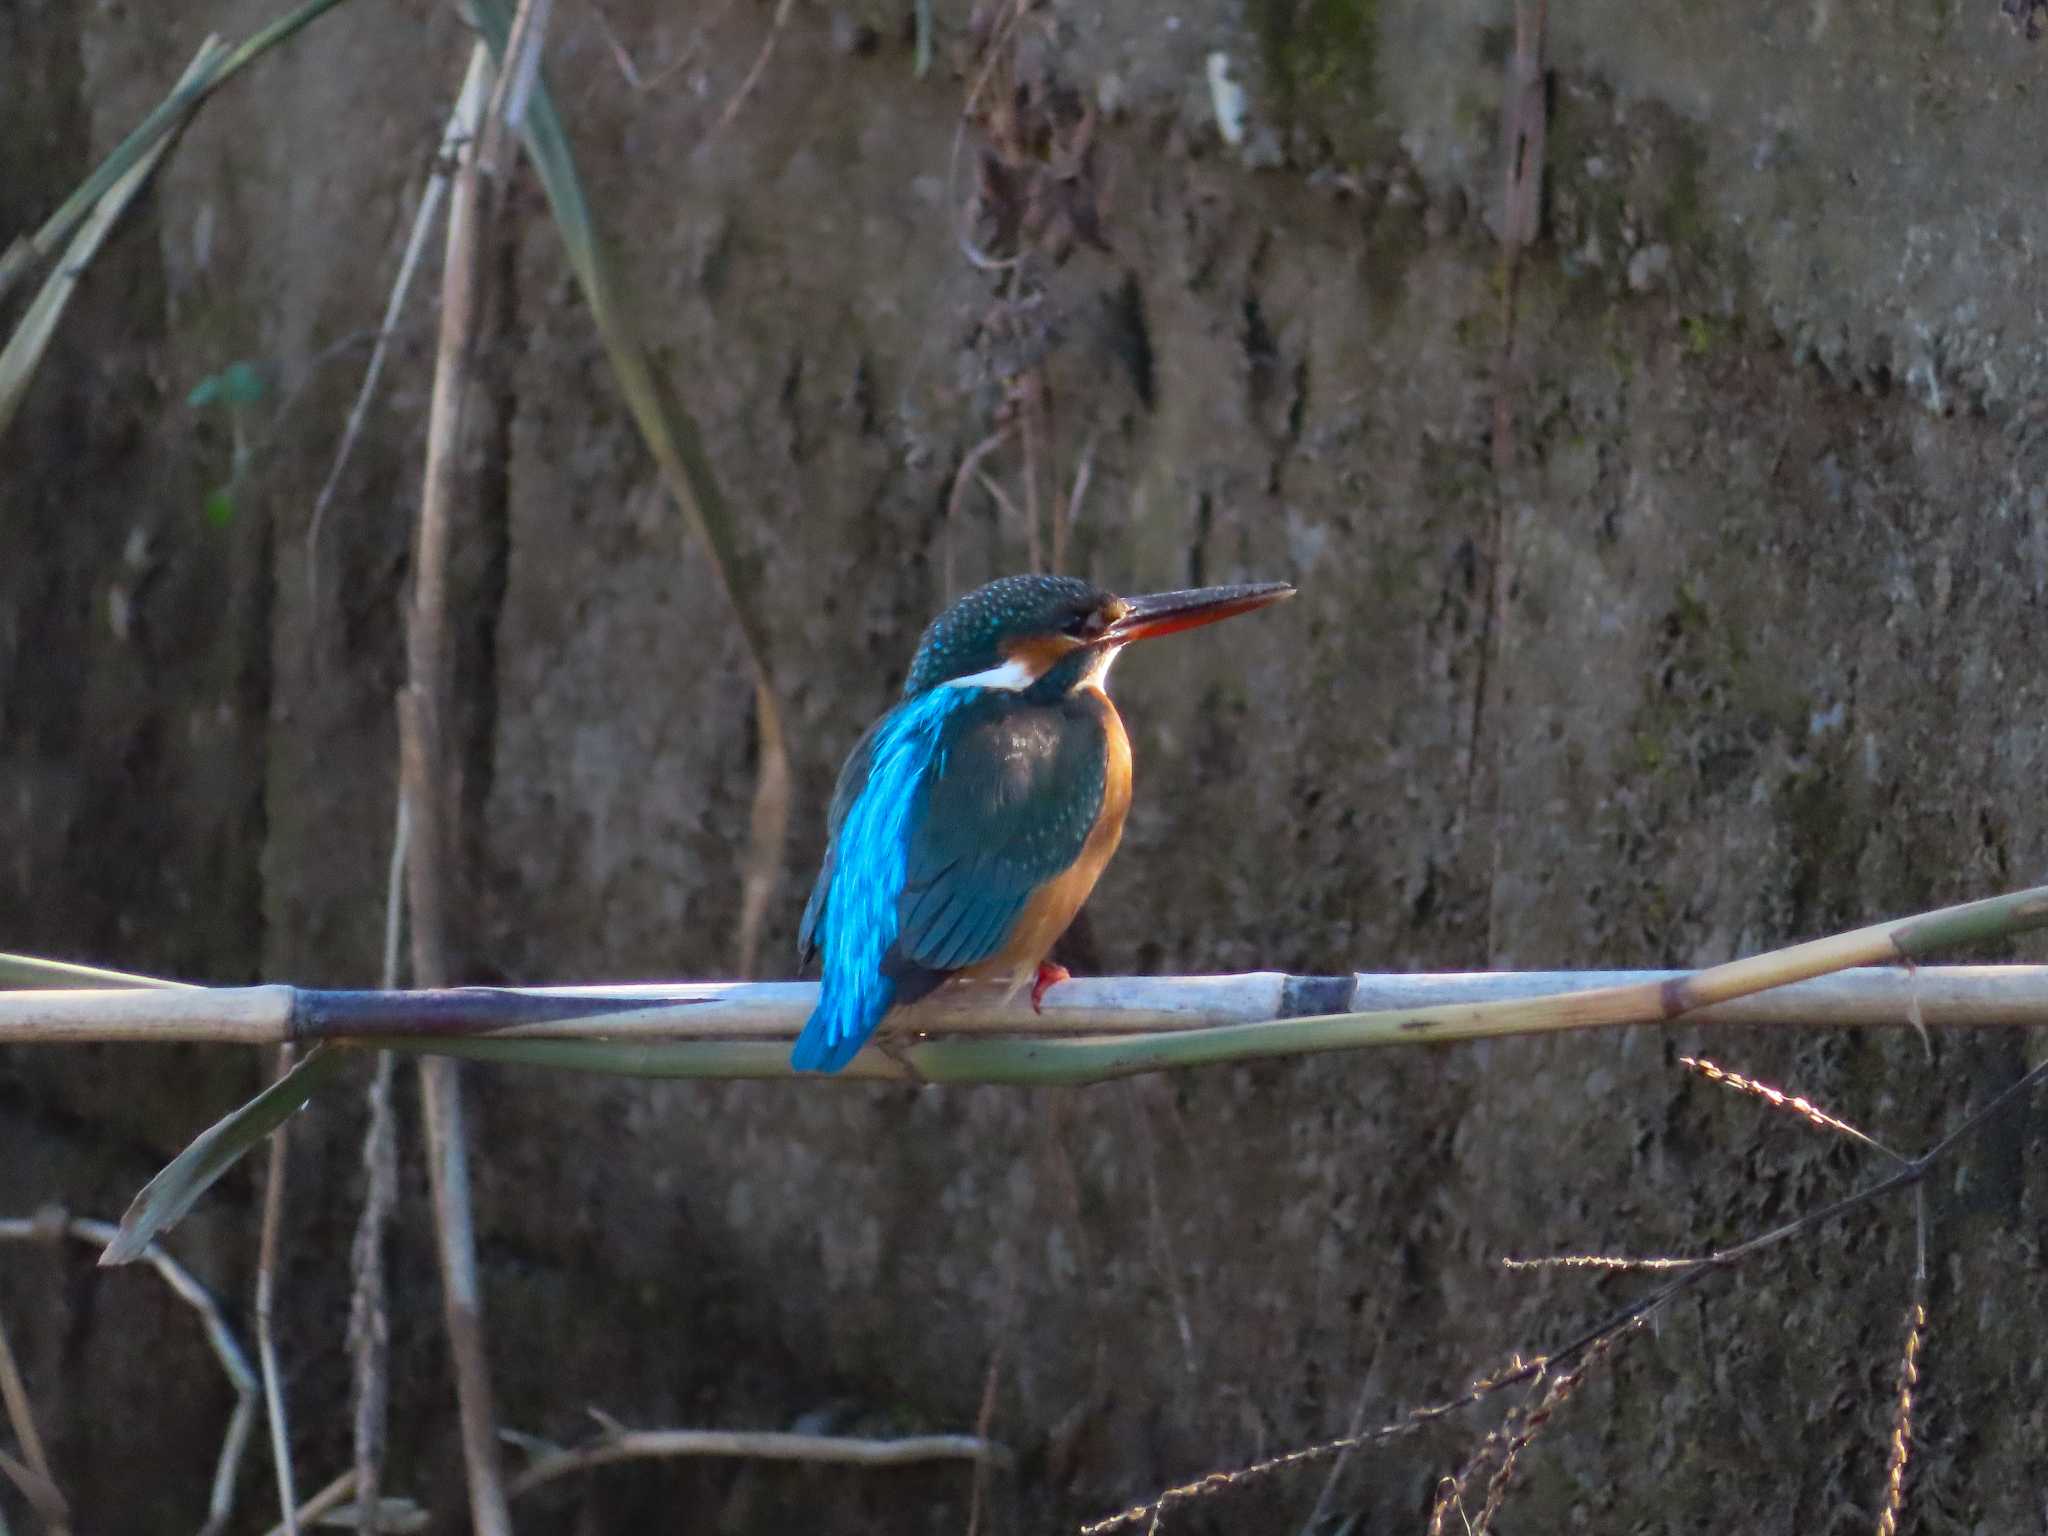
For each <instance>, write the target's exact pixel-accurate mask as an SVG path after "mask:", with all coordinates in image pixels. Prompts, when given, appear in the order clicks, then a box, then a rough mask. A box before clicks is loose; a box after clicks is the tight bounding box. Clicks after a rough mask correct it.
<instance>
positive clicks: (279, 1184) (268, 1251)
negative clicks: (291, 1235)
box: [256, 1045, 299, 1536]
mask: <svg viewBox="0 0 2048 1536" xmlns="http://www.w3.org/2000/svg"><path fill="white" fill-rule="evenodd" d="M295 1054H296V1052H295V1050H294V1048H293V1047H292V1046H290V1045H281V1046H279V1047H278V1048H277V1075H278V1077H280V1078H282V1077H284V1076H285V1075H286V1074H287V1073H289V1072H290V1071H291V1069H292V1058H293V1056H294V1055H295ZM290 1133H291V1125H290V1122H289V1121H287V1122H286V1123H285V1124H284V1125H280V1126H279V1127H278V1128H277V1129H276V1130H274V1131H272V1132H271V1133H270V1172H269V1175H268V1177H267V1178H266V1179H265V1181H264V1185H263V1233H262V1237H261V1238H260V1239H259V1241H258V1244H257V1249H256V1255H257V1256H256V1359H257V1362H258V1363H259V1364H260V1365H261V1366H262V1368H263V1406H264V1410H265V1412H266V1414H267V1415H268V1417H269V1420H270V1456H271V1462H272V1465H273V1466H274V1467H275V1469H276V1475H277V1500H278V1508H279V1509H280V1510H281V1511H282V1513H283V1515H284V1528H285V1532H286V1536H299V1525H298V1507H299V1495H298V1489H297V1486H296V1484H295V1482H294V1480H293V1477H292V1444H291V1439H292V1437H291V1424H290V1421H289V1420H288V1419H287V1417H286V1415H285V1407H284V1386H283V1383H282V1381H281V1380H280V1378H279V1373H278V1369H277V1329H276V1320H275V1302H276V1299H277V1255H278V1246H279V1244H280V1242H281V1241H282V1232H283V1228H284V1180H285V1151H286V1142H285V1138H286V1137H287V1136H288V1135H290Z"/></svg>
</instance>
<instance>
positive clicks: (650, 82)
mask: <svg viewBox="0 0 2048 1536" xmlns="http://www.w3.org/2000/svg"><path fill="white" fill-rule="evenodd" d="M731 8H732V0H721V3H720V4H719V6H718V9H717V10H715V11H713V12H712V13H711V14H710V15H709V16H707V17H705V18H704V19H703V21H702V23H701V25H703V26H710V25H713V24H714V23H716V22H717V21H719V20H720V19H722V18H723V17H724V15H725V13H726V12H727V11H728V10H730V9H731ZM590 14H591V15H593V16H595V17H596V18H597V29H598V30H599V31H600V32H602V33H603V34H604V44H605V47H607V48H609V49H610V50H611V55H612V62H613V63H614V64H615V65H617V66H618V71H619V73H620V74H621V75H623V76H625V79H626V84H627V85H629V86H630V87H632V88H633V89H634V90H636V91H651V90H653V89H655V88H656V87H657V86H659V85H661V84H663V83H664V82H666V81H667V80H669V79H670V78H671V77H673V76H674V75H675V73H676V72H677V71H678V70H680V69H682V68H684V67H685V66H686V65H688V64H689V62H690V60H691V59H692V58H694V57H695V56H696V52H697V50H696V47H695V46H694V45H692V46H690V47H686V48H684V49H683V51H682V52H681V53H679V54H677V55H676V57H675V58H674V59H672V60H670V61H669V62H668V63H667V64H664V65H663V66H662V67H661V68H660V69H659V70H658V71H656V72H655V73H654V74H653V75H650V76H647V77H645V78H642V76H641V74H640V70H639V68H638V66H636V65H635V64H634V62H633V56H632V55H631V54H630V53H628V52H627V51H626V48H625V45H624V44H623V43H621V42H620V41H619V35H618V34H617V33H616V32H614V31H613V30H612V24H611V22H610V21H608V20H607V19H606V18H605V14H604V7H603V6H601V5H599V4H598V3H597V0H591V5H590Z"/></svg>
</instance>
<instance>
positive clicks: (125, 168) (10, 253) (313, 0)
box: [0, 0, 341, 295]
mask: <svg viewBox="0 0 2048 1536" xmlns="http://www.w3.org/2000/svg"><path fill="white" fill-rule="evenodd" d="M340 3H341V0H306V3H305V4H303V5H301V6H300V7H299V8H298V9H297V10H295V11H291V12H288V13H287V14H285V15H283V16H280V17H279V18H278V19H277V20H276V21H273V22H272V23H271V24H270V25H269V26H267V27H265V28H264V29H263V30H262V31H260V32H258V33H256V35H255V36H253V37H251V38H250V39H249V40H248V41H247V42H245V43H243V44H241V46H239V47H237V48H234V49H228V48H225V47H223V46H222V45H221V43H220V40H219V39H218V38H212V37H210V38H208V39H207V40H206V43H205V44H204V46H202V47H201V48H200V50H199V55H200V57H199V59H195V60H194V61H193V62H194V65H195V67H194V68H193V69H188V70H187V71H186V72H185V77H184V78H183V79H181V80H180V81H179V82H178V84H177V86H176V88H175V89H174V90H172V92H171V94H170V95H168V96H166V97H165V98H164V99H163V100H162V101H160V102H158V103H157V104H156V107H155V108H154V110H152V111H151V112H150V114H149V116H147V117H145V118H144V119H143V120H142V121H141V122H140V123H138V124H137V125H136V126H135V128H134V129H133V130H132V131H131V132H130V133H129V135H128V137H127V138H125V139H123V140H122V141H121V142H120V143H119V144H117V145H115V146H114V150H113V153H112V154H110V155H108V156H107V158H106V159H104V160H102V161H101V162H100V163H99V165H98V166H96V167H95V168H94V170H93V173H92V174H91V175H90V176H88V177H86V179H85V180H84V181H82V182H80V183H79V185H78V186H77V188H76V189H75V190H74V191H73V192H72V194H71V195H70V196H69V197H67V198H65V199H64V202H63V205H62V206H61V207H60V208H58V210H57V211H56V212H55V213H53V214H51V215H50V217H49V218H47V219H45V220H44V221H43V227H42V228H41V229H39V230H37V231H36V232H35V233H34V234H33V235H22V236H18V237H17V238H16V239H15V241H14V243H13V244H12V245H10V246H8V248H7V250H6V251H5V253H4V254H0V295H4V294H5V293H6V292H7V290H8V288H9V287H10V286H11V285H12V284H13V283H14V281H15V280H16V279H17V278H19V277H20V276H21V275H22V274H23V273H24V272H26V271H28V269H29V268H30V267H32V266H34V265H35V264H36V263H37V262H38V261H41V260H43V259H44V258H45V257H47V256H48V255H49V254H50V253H51V252H52V251H54V250H56V249H57V246H58V245H59V243H60V242H62V241H63V240H64V239H65V238H66V237H67V236H69V235H70V233H71V232H72V230H74V229H75V228H77V227H78V225H79V224H80V223H81V222H82V221H83V220H84V218H85V217H86V215H87V214H89V213H91V212H92V210H93V208H94V207H95V206H96V205H97V204H98V203H99V201H100V199H101V198H102V197H104V196H106V194H107V193H108V191H109V190H111V189H112V187H113V185H114V183H115V182H117V181H119V180H120V179H121V178H122V177H123V176H125V175H127V174H128V172H129V171H130V170H132V169H133V168H134V167H135V165H136V164H137V163H138V162H139V161H140V160H141V159H142V157H143V156H145V155H157V154H161V152H162V149H161V146H162V145H163V144H164V143H165V142H166V141H167V140H168V139H169V138H170V137H171V136H172V135H173V134H175V133H176V132H177V131H178V130H179V129H180V128H182V127H183V126H184V124H185V119H186V118H187V117H189V116H190V115H191V114H192V113H193V112H194V111H196V110H197V109H198V107H199V104H200V103H201V102H202V101H204V100H205V99H206V98H207V96H209V95H210V94H212V92H213V91H214V90H216V89H217V88H218V87H219V86H221V85H223V84H225V83H226V82H227V81H228V80H229V79H231V78H233V76H234V75H235V74H236V73H237V72H238V71H240V70H241V68H242V67H243V66H244V65H246V64H248V63H250V62H251V61H253V60H255V59H258V58H261V57H262V56H263V55H264V54H266V53H268V52H269V51H270V50H271V49H272V48H275V47H276V46H277V45H278V44H280V43H282V42H285V41H286V40H287V39H289V38H290V37H291V36H292V35H293V34H294V33H296V32H297V31H298V30H299V29H300V28H301V27H303V26H305V25H306V24H307V23H308V22H310V21H312V20H314V19H315V18H316V17H318V16H320V15H321V14H323V13H324V12H326V11H329V10H332V9H333V8H334V7H335V6H337V5H339V4H340ZM200 60H204V61H205V63H204V65H203V67H201V66H200Z"/></svg>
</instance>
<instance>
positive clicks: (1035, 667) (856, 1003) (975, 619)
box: [789, 576, 1294, 1072]
mask: <svg viewBox="0 0 2048 1536" xmlns="http://www.w3.org/2000/svg"><path fill="white" fill-rule="evenodd" d="M1293 595H1294V588H1293V587H1291V586H1289V585H1288V584H1287V583H1286V582H1280V581H1269V582H1260V583H1257V584H1255V585H1248V586H1235V587H1201V588H1197V589H1195V590H1193V591H1186V592H1159V593H1154V594H1152V595H1151V596H1147V597H1118V596H1116V595H1115V594H1114V593H1111V592H1105V591H1103V590H1102V589H1101V588H1099V587H1095V586H1091V585H1090V584H1089V583H1088V582H1085V581H1080V580H1077V579H1076V578H1074V577H1071V576H1006V577H1004V578H1002V579H1001V580H1000V581H992V582H990V583H989V584H988V585H987V586H984V587H977V588H976V589H975V590H974V591H972V592H970V593H968V594H967V595H966V596H965V597H963V598H961V599H960V600H959V601H958V602H957V603H955V604H953V606H952V607H950V608H948V609H947V610H946V611H945V612H944V613H942V614H940V615H939V616H938V617H937V618H936V619H934V620H933V621H932V622H931V624H930V626H929V627H928V628H927V629H926V630H925V632H924V638H923V639H922V640H921V641H919V643H918V647H917V655H916V657H915V659H914V660H913V661H912V662H911V664H910V675H909V677H908V678H906V679H905V680H904V684H903V698H902V700H901V702H899V703H898V704H897V705H896V706H895V707H894V708H893V709H891V710H890V711H889V712H888V713H887V714H886V715H884V716H882V718H881V719H879V720H877V721H876V722H875V723H874V724H873V725H872V726H870V727H868V731H867V734H866V735H864V736H862V737H861V739H860V742H859V744H858V745H856V746H855V747H854V749H853V752H852V754H851V755H850V756H849V757H848V758H847V760H846V766H845V767H844V768H843V769H841V770H840V773H839V785H838V788H837V790H836V791H835V792H834V794H833V796H832V808H831V811H830V813H829V814H828V816H827V819H826V833H827V841H826V846H825V863H824V867H823V868H822V869H820V870H819V871H818V883H817V885H816V886H815V887H813V888H812V891H811V899H810V901H809V903H808V904H807V905H806V906H805V907H804V916H803V923H802V925H801V926H800V927H799V928H798V930H797V952H798V954H799V956H800V957H801V958H802V959H803V960H805V961H808V960H810V959H811V958H812V957H813V956H815V955H817V954H818V953H819V952H821V951H822V952H823V954H824V977H823V983H822V985H821V986H820V988H819V991H818V1005H817V1007H816V1008H815V1009H814V1010H813V1011H812V1013H811V1016H810V1019H809V1021H808V1022H807V1023H806V1024H805V1025H804V1029H803V1033H802V1034H801V1035H799V1036H798V1037H797V1042H796V1048H795V1050H793V1051H792V1052H791V1053H790V1058H789V1062H790V1065H791V1066H792V1067H794V1068H795V1069H796V1070H797V1071H799V1072H837V1071H838V1070H839V1069H840V1068H841V1067H843V1066H845V1065H846V1064H847V1063H848V1062H849V1061H851V1060H853V1058H854V1055H855V1053H856V1052H858V1051H859V1050H860V1048H861V1046H862V1045H864V1044H866V1042H867V1040H868V1037H869V1036H870V1035H872V1034H873V1033H874V1032H875V1029H876V1027H877V1026H878V1025H879V1024H880V1023H881V1022H882V1019H883V1017H884V1016H885V1015H886V1014H887V1013H888V1012H889V1010H890V1009H892V1008H899V1007H907V1006H908V1005H910V1004H911V1003H914V1002H916V1001H918V1000H919V999H920V998H922V997H924V996H926V995H927V994H928V993H930V992H931V991H932V989H933V988H935V987H937V986H938V985H939V984H940V983H941V982H943V981H945V980H947V979H948V978H949V977H953V976H968V977H974V978H980V979H988V980H1003V981H1008V982H1010V983H1011V984H1012V987H1013V988H1015V987H1021V986H1022V985H1023V983H1024V981H1025V979H1026V978H1027V977H1032V976H1033V975H1034V973H1035V985H1034V986H1033V988H1032V993H1031V1002H1032V1006H1033V1007H1034V1008H1035V1007H1037V1006H1038V1004H1039V1002H1040V1000H1041V999H1042V998H1043V997H1044V995H1045V989H1046V988H1047V987H1048V986H1050V985H1052V984H1053V983H1055V982H1058V981H1062V980H1064V979H1065V978H1066V974H1067V973H1066V971H1065V970H1064V969H1063V968H1062V967H1059V966H1056V965H1049V964H1047V963H1046V956H1047V954H1049V953H1050V952H1051V949H1052V946H1053V941H1054V940H1056V939H1057V938H1059V936H1060V935H1061V934H1062V933H1064V932H1065V931H1066V928H1067V925H1068V924H1069V923H1071V922H1072V921H1073V920H1074V914H1075V913H1077V912H1079V911H1080V910H1081V904H1082V903H1083V902H1084V901H1086V900H1087V899H1088V893H1089V892H1090V891H1092V890H1093V889H1094V888H1095V882H1096V879H1097V878H1098V877H1099V876H1100V875H1101V874H1102V870H1103V866H1104V865H1106V864H1107V863H1108V862H1109V857H1110V855H1111V854H1113V853H1115V852H1116V845H1117V841H1118V839H1119V838H1121V837H1122V836H1123V830H1124V813H1125V812H1126V811H1127V810H1129V809H1130V804H1131V744H1130V739H1129V737H1127V736H1126V735H1125V734H1124V727H1123V721H1122V720H1120V719H1119V718H1118V717H1117V712H1116V706H1115V705H1113V704H1111V703H1110V702H1109V695H1108V694H1107V693H1106V692H1104V691H1103V684H1104V683H1105V681H1106V680H1107V679H1108V677H1109V668H1110V663H1111V662H1113V661H1115V660H1116V658H1117V654H1118V652H1120V651H1121V650H1122V649H1123V648H1124V647H1125V646H1126V645H1128V644H1130V643H1131V642H1132V641H1133V640H1148V639H1151V638H1152V637H1153V636H1155V635H1170V634H1174V633H1176V632H1177V631H1180V630H1183V629H1193V628H1194V627H1195V626H1196V625H1198V624H1209V623H1213V622H1215V621H1216V620H1217V619H1227V618H1229V617H1231V616H1232V615H1233V614H1239V613H1249V612H1251V611H1252V610H1253V609H1254V608H1263V607H1265V606H1266V605H1267V604H1268V603H1276V602H1279V601H1280V600H1281V599H1282V598H1287V597H1292V596H1293Z"/></svg>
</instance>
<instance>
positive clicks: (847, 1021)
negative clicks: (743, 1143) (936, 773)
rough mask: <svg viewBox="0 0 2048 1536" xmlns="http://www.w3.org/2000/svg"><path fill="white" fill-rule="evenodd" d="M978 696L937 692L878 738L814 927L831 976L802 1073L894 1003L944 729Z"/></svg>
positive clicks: (802, 1041)
mask: <svg viewBox="0 0 2048 1536" xmlns="http://www.w3.org/2000/svg"><path fill="white" fill-rule="evenodd" d="M981 692H982V690H981V689H979V688H933V689H930V690H929V691H928V692H925V693H920V694H917V695H915V696H913V697H911V698H908V699H905V700H904V701H903V702H902V703H901V704H899V705H897V706H896V708H895V709H894V710H892V711H890V713H889V714H888V716H887V717H885V718H884V720H883V721H882V724H881V725H880V726H879V727H878V728H877V730H876V732H875V736H874V740H873V742H872V743H871V745H870V750H869V756H868V773H867V782H866V783H865V784H863V785H862V786H861V787H860V792H859V794H858V795H857V796H856V797H855V799H854V801H853V804H852V805H851V806H850V807H849V808H848V810H847V812H846V819H845V820H844V821H843V822H842V823H841V824H840V826H839V829H838V834H837V836H836V837H835V838H834V855H833V864H832V874H831V886H830V888H829V889H828V890H826V891H825V892H824V893H823V894H824V898H825V899H824V905H823V907H822V910H821V911H820V914H819V918H818V924H817V927H818V933H819V935H820V942H819V947H820V948H821V949H822V950H823V951H824V955H825V964H824V978H823V982H822V984H821V985H820V987H819V990H818V1006H817V1007H816V1008H815V1009H814V1010H812V1013H811V1017H810V1019H809V1021H808V1022H807V1023H806V1024H805V1025H804V1031H803V1033H802V1034H801V1035H799V1036H798V1037H797V1042H796V1048H795V1049H794V1050H793V1051H791V1053H790V1058H789V1064H790V1065H791V1066H792V1067H794V1068H795V1069H796V1070H797V1071H799V1072H837V1071H838V1070H839V1069H840V1068H841V1067H843V1066H845V1065H846V1064H847V1063H848V1062H849V1061H851V1060H853V1058H854V1056H855V1055H856V1054H857V1053H858V1052H859V1050H860V1048H861V1047H862V1046H863V1045H865V1044H866V1043H867V1039H868V1036H870V1035H872V1034H873V1033H874V1032H875V1026H876V1025H878V1024H880V1023H881V1022H882V1016H883V1015H884V1014H886V1013H887V1012H888V1011H889V1009H890V1007H891V1005H892V1004H894V1002H895V1001H896V981H895V978H894V977H891V976H888V975H885V974H884V973H883V971H882V957H883V955H885V954H886V953H887V952H888V950H889V946H890V945H891V944H893V943H894V942H895V940H896V935H897V927H898V923H899V921H900V914H899V910H898V901H899V898H900V897H901V896H902V894H903V884H904V880H905V878H906V861H907V859H908V856H909V847H910V839H911V834H912V831H913V825H912V823H913V821H914V819H915V818H916V816H917V815H918V813H919V803H920V801H921V799H922V797H923V791H924V788H925V784H926V781H927V776H928V774H929V773H930V772H931V771H933V769H934V768H935V767H936V766H937V759H938V757H939V754H940V752H941V748H940V746H939V736H940V732H941V731H942V730H943V729H944V727H945V724H946V721H947V719H948V718H949V717H950V716H951V715H952V714H953V712H954V711H955V710H957V709H960V708H961V707H963V706H964V705H967V704H971V703H972V702H973V701H974V700H975V699H977V698H979V697H980V696H981Z"/></svg>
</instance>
